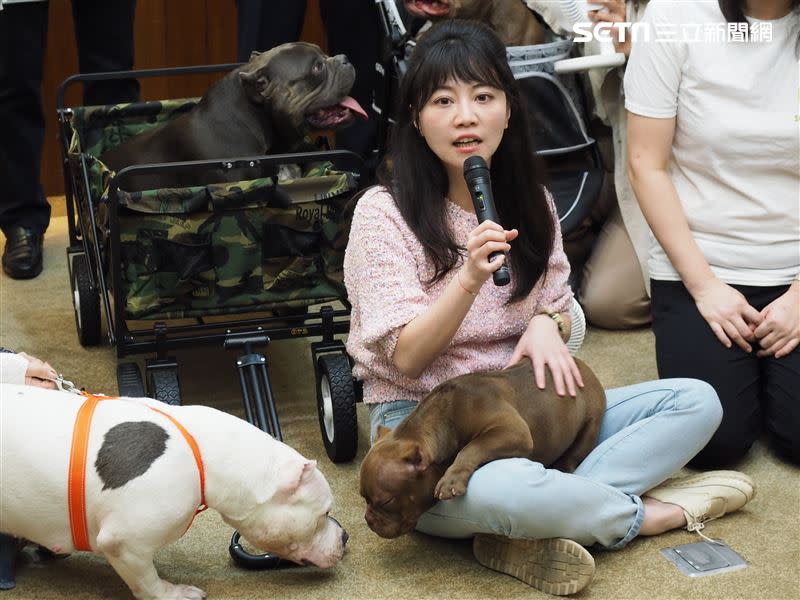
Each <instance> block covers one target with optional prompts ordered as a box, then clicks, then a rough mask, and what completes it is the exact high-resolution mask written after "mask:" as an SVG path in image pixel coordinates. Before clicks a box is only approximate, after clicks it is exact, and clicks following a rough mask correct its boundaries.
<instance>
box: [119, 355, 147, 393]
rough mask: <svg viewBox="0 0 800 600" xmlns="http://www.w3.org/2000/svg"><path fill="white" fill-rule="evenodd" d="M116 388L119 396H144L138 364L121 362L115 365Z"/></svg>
mask: <svg viewBox="0 0 800 600" xmlns="http://www.w3.org/2000/svg"><path fill="white" fill-rule="evenodd" d="M117 390H118V393H119V395H120V396H128V397H130V398H142V397H144V396H146V394H145V391H144V381H143V380H142V372H141V371H140V370H139V365H137V364H136V363H135V362H123V363H119V364H118V365H117Z"/></svg>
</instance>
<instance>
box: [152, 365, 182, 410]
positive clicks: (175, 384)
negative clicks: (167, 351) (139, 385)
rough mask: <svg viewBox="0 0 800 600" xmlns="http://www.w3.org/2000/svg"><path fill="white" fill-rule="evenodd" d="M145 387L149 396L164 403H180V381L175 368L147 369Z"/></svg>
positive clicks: (176, 404) (178, 404) (174, 404)
mask: <svg viewBox="0 0 800 600" xmlns="http://www.w3.org/2000/svg"><path fill="white" fill-rule="evenodd" d="M147 388H148V391H149V393H148V394H147V395H148V396H149V397H150V398H155V399H156V400H159V401H160V402H163V403H164V404H172V405H173V406H180V405H181V382H180V381H179V380H178V369H177V368H175V367H169V368H160V369H147Z"/></svg>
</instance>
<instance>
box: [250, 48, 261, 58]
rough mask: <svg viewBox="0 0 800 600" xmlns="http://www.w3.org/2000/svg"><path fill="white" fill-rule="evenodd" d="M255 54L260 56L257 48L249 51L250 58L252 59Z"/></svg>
mask: <svg viewBox="0 0 800 600" xmlns="http://www.w3.org/2000/svg"><path fill="white" fill-rule="evenodd" d="M256 56H261V52H259V51H258V50H253V51H252V52H251V53H250V60H253V59H254V58H255V57H256Z"/></svg>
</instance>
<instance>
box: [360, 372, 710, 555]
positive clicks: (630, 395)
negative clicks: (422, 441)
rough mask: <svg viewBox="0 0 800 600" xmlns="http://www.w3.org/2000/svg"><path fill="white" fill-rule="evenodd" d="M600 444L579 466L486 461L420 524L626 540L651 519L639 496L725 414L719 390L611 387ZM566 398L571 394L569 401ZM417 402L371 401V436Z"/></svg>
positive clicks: (454, 533) (700, 443)
mask: <svg viewBox="0 0 800 600" xmlns="http://www.w3.org/2000/svg"><path fill="white" fill-rule="evenodd" d="M606 398H607V407H606V412H605V416H604V417H603V423H602V425H601V428H600V437H599V439H598V442H597V446H595V449H594V450H592V452H591V453H590V454H589V456H587V457H586V458H585V459H584V461H583V462H582V463H581V464H580V465H579V466H578V468H577V469H576V471H575V473H562V472H561V471H557V470H555V469H547V468H545V467H544V466H543V465H542V464H541V463H537V462H532V461H530V460H527V459H524V458H506V459H500V460H495V461H493V462H490V463H488V464H485V465H484V466H482V467H481V468H479V469H478V470H477V471H475V473H474V474H473V475H472V478H471V479H470V480H469V484H468V486H467V492H466V494H465V495H464V496H461V497H459V498H454V499H452V500H444V501H440V502H437V503H436V504H435V505H434V506H433V507H431V508H430V509H429V510H428V511H427V512H426V513H425V514H424V515H422V517H421V518H420V520H419V522H418V523H417V530H418V531H422V532H423V533H427V534H430V535H436V536H440V537H448V538H468V537H472V536H473V535H475V534H476V533H494V534H498V535H503V536H507V537H514V538H529V539H541V538H554V537H561V538H569V539H571V540H575V541H576V542H578V543H580V544H582V545H584V546H591V545H599V546H601V547H604V548H606V549H609V550H615V549H618V548H622V547H623V546H625V544H627V543H628V542H630V541H631V540H632V539H633V538H635V537H636V535H637V534H638V533H639V529H640V528H641V526H642V521H643V520H644V505H643V504H642V500H641V498H640V496H641V495H642V494H643V493H644V492H646V491H647V490H649V489H651V488H653V487H655V486H656V485H658V484H659V483H661V482H662V481H664V480H665V479H667V478H668V477H670V476H671V475H673V474H675V472H677V471H678V470H679V469H680V468H681V467H683V466H684V465H685V464H686V463H687V462H688V461H689V460H690V459H691V458H692V457H694V455H695V454H697V452H699V451H700V450H701V449H702V448H703V447H704V446H705V445H706V442H708V440H709V439H710V438H711V436H712V434H713V433H714V431H715V430H716V429H717V426H718V425H719V423H720V421H721V419H722V407H721V406H720V402H719V398H718V397H717V394H716V392H715V391H714V389H713V388H712V387H711V386H710V385H708V384H707V383H704V382H702V381H698V380H695V379H663V380H660V381H650V382H646V383H639V384H636V385H631V386H627V387H622V388H616V389H612V390H606ZM566 401H568V400H565V402H566ZM416 405H417V403H416V402H410V401H408V400H398V401H395V402H386V403H381V404H371V405H369V413H370V420H371V428H370V431H371V437H372V439H374V438H375V435H376V430H377V428H378V426H379V425H384V426H385V427H389V428H391V429H393V428H395V427H397V425H398V424H400V422H401V421H402V420H403V419H405V417H406V416H407V415H408V414H409V413H410V412H411V411H412V410H413V409H414V407H415V406H416Z"/></svg>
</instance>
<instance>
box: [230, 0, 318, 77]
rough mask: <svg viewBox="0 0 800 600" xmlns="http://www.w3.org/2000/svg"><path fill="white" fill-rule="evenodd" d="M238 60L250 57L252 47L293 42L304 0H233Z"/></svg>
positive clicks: (300, 24)
mask: <svg viewBox="0 0 800 600" xmlns="http://www.w3.org/2000/svg"><path fill="white" fill-rule="evenodd" d="M236 5H237V10H238V13H237V24H238V41H237V56H238V58H239V61H240V62H247V61H248V60H250V53H251V52H253V51H254V50H258V51H259V52H262V51H264V50H269V49H270V48H274V47H275V46H280V45H281V44H286V43H288V42H296V41H297V40H298V39H300V34H301V33H302V31H303V20H304V19H305V15H306V0H268V1H266V2H265V1H264V0H237V2H236Z"/></svg>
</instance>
